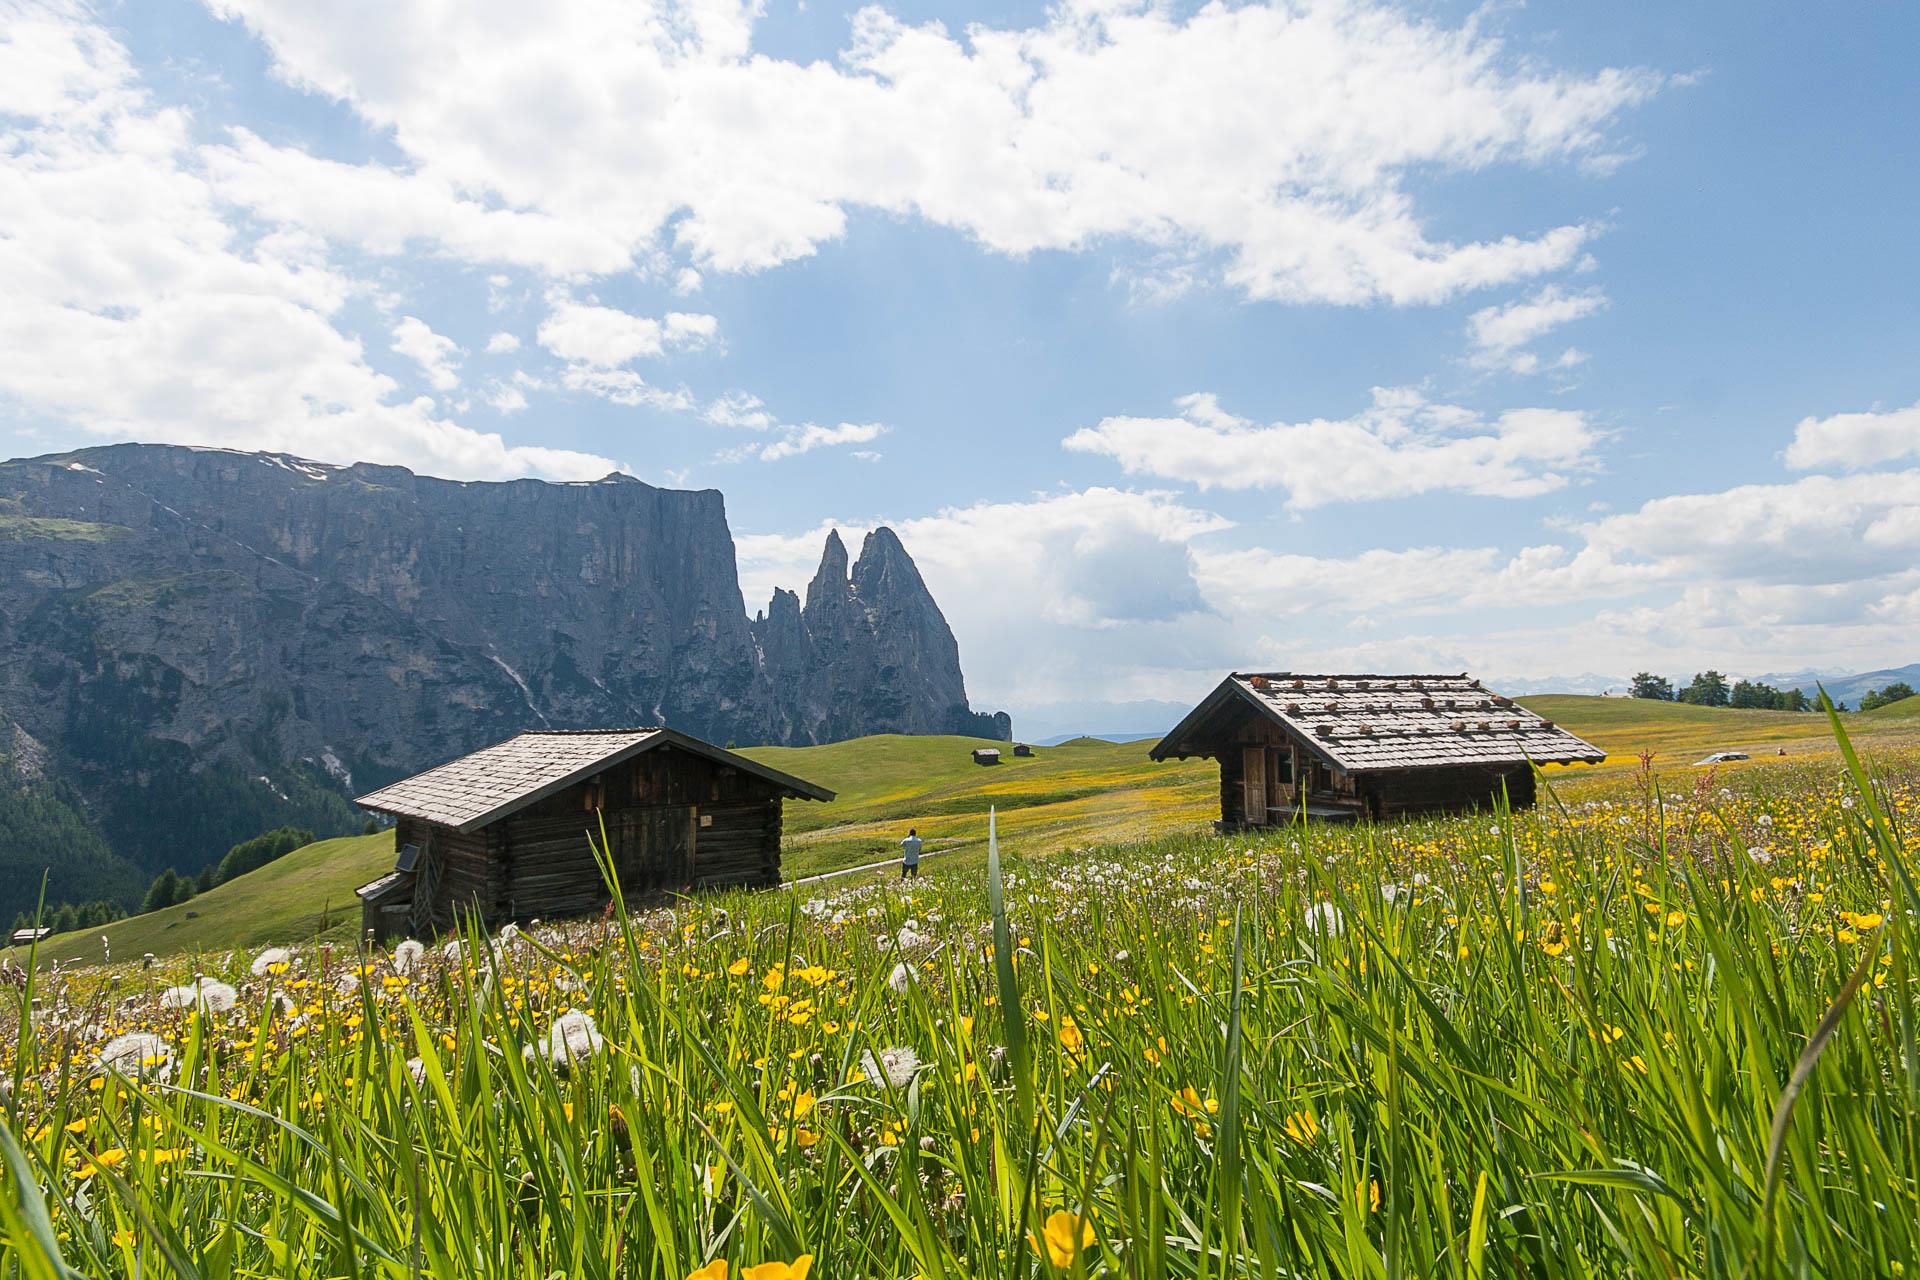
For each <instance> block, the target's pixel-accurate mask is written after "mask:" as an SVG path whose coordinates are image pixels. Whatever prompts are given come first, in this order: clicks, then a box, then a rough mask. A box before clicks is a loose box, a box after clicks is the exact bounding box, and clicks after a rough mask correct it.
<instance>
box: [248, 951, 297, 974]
mask: <svg viewBox="0 0 1920 1280" xmlns="http://www.w3.org/2000/svg"><path fill="white" fill-rule="evenodd" d="M292 963H293V952H291V951H289V950H287V949H286V948H285V947H268V948H267V949H266V950H265V951H262V952H261V953H260V954H259V955H257V956H255V957H254V958H253V963H252V964H250V965H248V966H247V968H248V970H249V971H250V972H251V973H252V974H253V976H254V977H256V978H264V977H266V976H267V975H268V974H270V973H285V972H286V971H287V966H288V965H290V964H292Z"/></svg>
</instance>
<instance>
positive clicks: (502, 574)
mask: <svg viewBox="0 0 1920 1280" xmlns="http://www.w3.org/2000/svg"><path fill="white" fill-rule="evenodd" d="M0 716H4V717H5V719H4V721H0V723H5V724H8V725H10V726H13V727H14V728H15V729H16V730H17V731H18V732H19V733H21V734H23V735H25V737H26V738H30V739H31V740H32V741H33V742H34V743H35V744H37V749H38V750H39V751H40V752H41V753H42V754H43V755H44V757H45V761H46V763H45V766H44V767H45V768H46V769H47V770H48V771H49V772H50V773H51V774H53V775H55V776H57V777H59V778H60V779H62V780H63V781H64V782H66V783H68V784H70V785H71V786H72V787H73V788H74V789H75V790H76V791H77V793H78V794H79V795H80V796H81V797H82V798H83V799H84V801H85V804H86V807H87V809H88V811H89V813H90V814H91V816H92V818H93V820H94V821H95V822H96V823H97V824H98V826H99V827H100V829H101V830H102V831H103V832H104V833H105V834H106V836H107V838H108V841H109V843H110V844H111V845H112V847H113V848H114V850H115V851H116V852H118V853H122V854H125V855H126V856H128V857H130V858H132V859H133V860H134V861H135V862H137V863H139V864H140V865H142V866H147V867H156V868H157V867H160V866H165V865H168V864H176V865H181V866H183V867H184V866H188V865H198V864H199V862H201V861H202V860H204V859H205V858H207V857H209V856H217V855H218V854H219V853H220V852H223V851H224V850H225V848H226V846H227V844H230V843H232V842H233V841H234V840H237V839H240V838H243V837H245V836H249V835H252V834H254V833H255V832H257V831H260V830H263V829H266V828H268V827H272V826H276V825H279V824H280V823H281V822H298V823H300V824H302V825H308V826H312V827H314V828H315V829H318V830H334V829H339V828H341V827H342V826H344V825H345V824H348V823H351V822H355V821H357V819H356V816H355V814H354V811H353V810H352V808H351V806H350V805H349V804H348V803H347V797H348V796H350V795H351V794H353V793H355V792H357V791H360V790H363V789H366V788H370V787H372V786H375V785H378V784H380V783H382V782H384V781H386V780H389V779H391V778H394V777H397V776H401V775H403V774H405V773H407V772H410V771H413V770H415V769H418V768H421V767H424V766H425V765H428V764H431V763H434V762H436V761H438V760H442V759H445V758H447V757H449V756H452V755H455V754H458V753H460V752H463V751H467V750H470V749H472V748H474V747H477V746H480V745H482V744H484V743H487V742H490V741H493V740H496V739H498V738H501V737H505V736H507V735H508V734H511V733H513V732H516V731H518V730H520V729H523V728H528V727H537V726H543V725H544V726H553V727H575V726H587V725H615V724H619V725H633V724H658V723H668V724H672V725H674V726H675V727H677V728H681V729H685V730H687V731H688V732H691V733H694V734H697V735H699V736H701V737H705V738H709V739H712V740H715V741H718V742H723V743H724V742H736V743H740V744H746V743H809V742H820V741H827V740H831V739H835V738H841V737H849V736H855V735H859V734H866V733H877V732H901V733H933V732H965V733H973V734H981V735H987V736H1000V737H1005V736H1007V735H1008V732H1009V726H1008V724H1007V722H1006V719H1005V717H1004V716H1002V717H999V718H998V719H996V718H994V717H990V716H983V715H976V714H975V713H973V712H972V711H970V710H969V709H968V706H967V698H966V689H965V684H964V681H963V678H962V676H961V672H960V665H959V653H958V648H957V646H956V645H955V643H954V638H953V633H952V632H951V630H950V629H949V628H948V627H947V625H946V621H945V619H944V618H943V617H942V616H941V614H940V610H939V607H938V605H936V604H935V603H934V600H933V598H932V596H931V594H930V593H929V592H928V591H927V588H926V584H925V583H924V582H922V581H921V579H920V575H919V572H918V571H917V570H916V569H915V568H914V565H913V561H912V560H911V559H910V558H909V557H908V555H907V553H906V550H905V548H903V547H902V546H901V545H900V541H899V539H898V538H896V537H895V536H894V535H893V533H892V532H891V531H890V530H879V531H876V532H875V533H874V534H872V535H870V536H869V538H868V539H867V544H866V546H865V548H864V549H863V551H862V554H861V557H860V559H859V561H858V562H857V563H856V564H855V565H854V566H853V567H852V569H851V570H849V569H848V566H847V557H846V550H845V548H844V547H843V546H842V545H841V544H840V540H839V539H838V537H837V536H835V537H831V538H830V539H829V540H828V544H827V548H826V555H825V556H824V558H823V560H822V562H821V568H820V572H819V574H818V575H816V577H815V579H814V581H813V583H812V584H811V585H810V586H809V588H808V591H807V600H806V603H805V604H804V605H802V604H801V603H800V601H799V600H798V598H797V597H795V596H794V595H793V594H792V593H790V592H780V593H779V594H777V595H776V596H775V598H774V601H773V604H772V606H771V607H770V608H769V610H768V611H767V613H766V614H765V615H764V617H762V618H761V619H760V620H758V621H750V620H749V619H748V617H747V615H746V610H745V608H744V605H743V602H742V599H741V594H740V584H739V578H738V575H737V572H736V568H735V562H734V548H733V539H732V534H731V532H730V530H729V528H728V525H727V516H726V509H725V504H724V500H723V498H722V496H721V495H720V493H718V492H717V491H713V490H705V491H701V492H689V491H679V490H670V489H658V488H654V487H653V486H651V485H647V484H644V483H642V482H640V481H638V480H634V479H632V478H630V477H625V476H609V477H607V478H606V479H604V480H600V481H595V482H592V483H581V484H551V483H546V482H542V481H536V480H517V481H511V482H507V483H499V484H491V483H458V482H454V481H448V480H437V479H432V478H429V477H425V476H417V475H415V474H413V473H412V472H410V471H407V470H404V469H402V468H398V467H385V466H373V465H368V464H364V463H362V464H355V465H352V466H333V465H328V464H322V463H315V462H309V461H306V460H304V459H299V458H293V457H288V456H284V455H277V454H245V453H236V452H230V451H224V450H206V449H189V448H181V447H175V446H160V445H112V446H107V447H104V448H98V449H86V450H81V451H79V452H75V453H70V454H62V455H57V456H52V457H46V458H36V459H28V460H21V461H15V462H8V463H4V464H0ZM0 906H4V904H0Z"/></svg>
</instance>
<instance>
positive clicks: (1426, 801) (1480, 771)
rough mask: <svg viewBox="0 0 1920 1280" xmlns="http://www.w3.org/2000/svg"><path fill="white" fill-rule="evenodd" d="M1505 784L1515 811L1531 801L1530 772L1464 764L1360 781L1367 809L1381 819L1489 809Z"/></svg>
mask: <svg viewBox="0 0 1920 1280" xmlns="http://www.w3.org/2000/svg"><path fill="white" fill-rule="evenodd" d="M1503 780H1504V781H1505V783H1506V787H1507V797H1508V800H1509V802H1510V803H1511V804H1512V805H1513V807H1514V808H1516V809H1525V808H1528V807H1530V806H1532V804H1533V802H1534V777H1533V770H1532V769H1531V768H1530V767H1528V766H1526V765H1520V766H1517V767H1514V768H1510V769H1500V768H1491V767H1488V766H1484V765H1466V766H1461V767H1458V768H1448V769H1410V770H1407V771H1406V772H1403V773H1384V774H1374V775H1370V776H1368V777H1365V778H1363V779H1362V781H1361V784H1360V785H1361V788H1362V793H1363V794H1364V795H1365V796H1366V798H1367V801H1368V807H1369V809H1370V810H1371V811H1372V812H1374V813H1375V814H1376V815H1377V816H1380V817H1393V816H1395V815H1398V814H1405V813H1459V812H1462V811H1464V810H1467V809H1491V808H1493V806H1494V804H1495V802H1496V800H1497V798H1498V797H1499V795H1500V784H1501V782H1502V781H1503Z"/></svg>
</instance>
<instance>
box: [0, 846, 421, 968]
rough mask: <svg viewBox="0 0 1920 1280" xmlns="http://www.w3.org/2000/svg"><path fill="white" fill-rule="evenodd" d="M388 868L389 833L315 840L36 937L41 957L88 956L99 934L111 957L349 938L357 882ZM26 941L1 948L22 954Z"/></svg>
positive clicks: (88, 959) (95, 952)
mask: <svg viewBox="0 0 1920 1280" xmlns="http://www.w3.org/2000/svg"><path fill="white" fill-rule="evenodd" d="M392 869H393V833H392V832H390V831H388V832H382V833H381V834H379V835H373V836H345V837H342V838H340V839H337V840H321V841H319V842H317V843H315V844H310V845H308V846H306V847H305V848H304V849H296V850H294V851H293V852H292V853H289V854H287V855H286V856H285V857H283V858H279V859H277V860H275V861H273V862H270V863H268V864H267V865H266V866H264V867H261V868H259V869H258V870H255V871H250V872H248V873H247V874H246V875H243V876H236V877H234V878H233V879H232V880H229V881H227V883H225V884H223V885H216V886H215V887H214V888H212V889H209V890H207V891H206V892H205V893H203V894H201V895H200V896H199V897H197V898H194V899H193V900H192V901H191V902H184V903H181V904H180V905H179V906H176V907H167V908H166V909H164V910H161V911H152V912H149V913H147V914H146V915H139V916H130V917H128V918H127V919H125V920H116V921H114V922H113V923H112V924H110V925H108V926H106V927H105V928H104V929H86V930H79V931H76V932H74V933H63V934H61V935H59V936H58V937H54V938H49V939H47V940H46V941H45V942H43V943H42V944H41V945H40V952H39V954H40V958H41V959H42V960H59V961H61V962H62V963H66V964H73V963H76V962H77V963H92V962H97V961H99V960H101V959H102V958H103V954H104V953H103V950H102V948H101V945H100V937H101V935H102V934H105V935H106V937H107V939H108V942H109V943H110V944H111V946H112V948H113V959H114V961H115V962H116V963H118V962H120V961H125V960H138V959H139V958H140V957H141V956H142V955H143V954H145V953H147V952H149V951H151V952H152V953H153V954H154V955H156V956H164V955H178V954H180V953H181V952H207V951H224V950H226V949H228V948H233V947H263V946H268V945H273V944H279V945H286V944H289V943H298V942H309V941H311V940H312V939H313V938H314V937H316V936H317V935H321V934H330V935H333V936H336V937H338V938H339V939H341V940H342V941H344V942H347V943H352V942H353V941H354V939H355V938H356V937H357V936H358V935H359V932H360V902H359V899H357V898H355V897H354V896H353V891H354V889H355V888H356V887H358V886H360V885H363V884H365V883H366V882H367V881H369V880H371V879H373V878H374V877H375V876H378V875H380V874H382V873H383V872H387V871H391V870H392ZM24 950H25V949H24V948H20V947H16V948H14V949H13V950H11V951H10V952H7V953H6V954H8V955H11V956H12V957H13V958H14V959H16V960H18V959H20V958H21V956H22V954H23V952H24Z"/></svg>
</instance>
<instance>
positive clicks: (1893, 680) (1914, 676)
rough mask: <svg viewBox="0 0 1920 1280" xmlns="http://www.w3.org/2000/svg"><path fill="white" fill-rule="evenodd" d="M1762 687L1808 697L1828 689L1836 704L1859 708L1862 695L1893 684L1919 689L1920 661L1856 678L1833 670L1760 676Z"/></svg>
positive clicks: (1828, 693)
mask: <svg viewBox="0 0 1920 1280" xmlns="http://www.w3.org/2000/svg"><path fill="white" fill-rule="evenodd" d="M1757 678H1758V680H1759V681H1760V683H1761V684H1770V685H1772V686H1773V687H1774V688H1776V689H1799V690H1801V691H1803V692H1804V693H1805V694H1806V695H1807V696H1808V697H1809V698H1811V697H1814V696H1816V695H1818V693H1819V692H1820V688H1821V686H1825V688H1826V690H1827V696H1828V697H1830V698H1832V699H1833V700H1834V701H1835V702H1844V703H1846V704H1847V705H1848V706H1850V707H1857V706H1859V705H1860V698H1861V695H1863V694H1865V693H1868V692H1870V691H1872V690H1876V689H1884V688H1886V687H1887V686H1888V685H1890V684H1900V683H1905V684H1908V685H1911V686H1912V687H1913V688H1915V689H1920V662H1915V663H1910V664H1909V665H1907V666H1904V667H1883V668H1882V669H1880V670H1879V671H1863V672H1859V673H1857V674H1854V675H1837V674H1835V673H1833V672H1831V671H1790V672H1787V673H1786V674H1784V675H1770V676H1759V677H1757Z"/></svg>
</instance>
